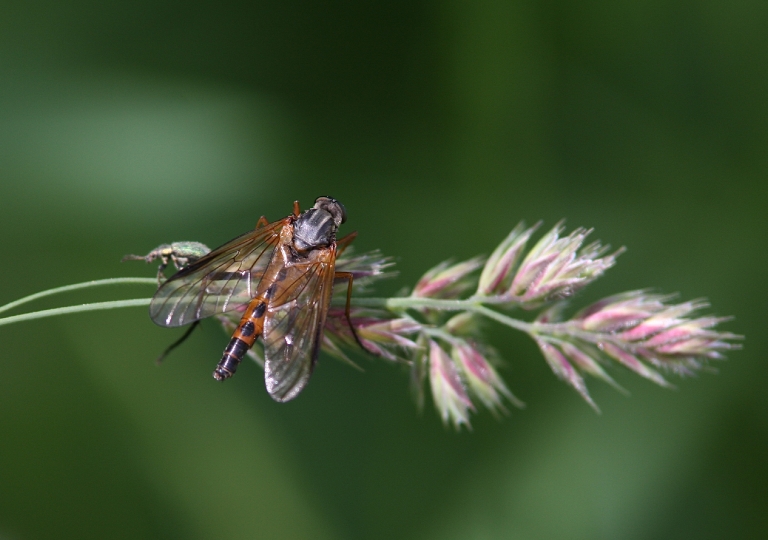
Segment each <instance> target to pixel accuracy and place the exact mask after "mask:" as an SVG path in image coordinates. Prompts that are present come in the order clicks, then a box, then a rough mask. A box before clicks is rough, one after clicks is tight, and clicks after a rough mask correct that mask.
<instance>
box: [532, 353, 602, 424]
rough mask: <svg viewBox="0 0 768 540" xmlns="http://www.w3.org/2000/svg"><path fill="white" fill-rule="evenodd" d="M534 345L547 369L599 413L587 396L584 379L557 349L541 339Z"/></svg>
mask: <svg viewBox="0 0 768 540" xmlns="http://www.w3.org/2000/svg"><path fill="white" fill-rule="evenodd" d="M536 344H537V345H538V346H539V349H540V350H541V353H542V354H543V355H544V359H545V360H546V361H547V363H548V364H549V367H550V368H552V371H553V372H554V373H555V375H557V376H558V378H560V379H562V380H564V381H565V382H567V383H568V384H570V385H571V386H572V387H573V388H574V389H575V390H576V391H577V392H578V393H579V395H580V396H581V397H582V398H584V401H586V402H587V403H589V405H590V407H592V408H593V409H594V410H595V411H597V412H600V409H599V408H598V406H597V405H596V404H595V402H594V401H592V398H591V397H590V395H589V391H588V390H587V385H586V383H585V382H584V379H583V378H582V377H581V375H579V373H578V372H577V371H576V369H575V368H574V367H573V366H572V365H571V364H570V362H568V359H567V358H566V357H565V355H564V354H563V353H562V352H561V351H560V350H559V349H558V348H557V347H555V346H554V345H552V344H550V343H547V342H546V341H544V340H542V339H538V338H537V339H536Z"/></svg>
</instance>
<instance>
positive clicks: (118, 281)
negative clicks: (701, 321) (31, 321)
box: [0, 278, 157, 324]
mask: <svg viewBox="0 0 768 540" xmlns="http://www.w3.org/2000/svg"><path fill="white" fill-rule="evenodd" d="M126 283H131V284H142V285H154V286H157V279H155V278H110V279H99V280H96V281H86V282H85V283H75V284H74V285H65V286H64V287H56V288H55V289H48V290H47V291H42V292H39V293H35V294H30V295H29V296H25V297H24V298H20V299H18V300H14V301H13V302H10V303H8V304H5V305H4V306H0V313H2V312H4V311H8V310H10V309H13V308H15V307H17V306H20V305H22V304H26V303H27V302H32V301H33V300H37V299H39V298H45V297H46V296H51V295H54V294H59V293H65V292H69V291H76V290H78V289H88V288H90V287H100V286H103V285H124V284H126ZM105 309H109V308H105ZM6 324H7V323H6Z"/></svg>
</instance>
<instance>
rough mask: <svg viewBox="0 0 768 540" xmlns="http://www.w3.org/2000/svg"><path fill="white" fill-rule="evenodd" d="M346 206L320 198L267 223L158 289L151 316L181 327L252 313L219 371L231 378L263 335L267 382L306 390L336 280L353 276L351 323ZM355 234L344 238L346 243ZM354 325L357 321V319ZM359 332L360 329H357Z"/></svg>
mask: <svg viewBox="0 0 768 540" xmlns="http://www.w3.org/2000/svg"><path fill="white" fill-rule="evenodd" d="M345 219H346V213H345V210H344V207H343V205H341V203H339V202H338V201H336V200H334V199H331V198H329V197H320V198H318V199H317V201H315V205H314V207H312V208H311V209H309V210H307V211H306V212H304V213H301V214H299V209H298V203H294V213H293V214H291V215H289V216H287V217H286V218H284V219H282V220H280V221H277V222H274V223H271V224H270V223H267V222H266V220H265V219H264V218H261V219H260V220H259V223H258V224H257V227H256V229H255V230H254V231H251V232H249V233H246V234H244V235H242V236H240V237H238V238H235V239H234V240H232V241H230V242H228V243H227V244H225V245H223V246H222V247H220V248H218V249H215V250H213V251H212V252H211V253H209V254H208V255H206V256H204V257H202V258H201V259H199V260H198V261H196V262H195V263H194V264H192V265H190V266H188V267H186V268H184V269H183V270H180V271H179V272H177V273H176V274H175V275H174V276H172V277H171V278H170V279H169V280H168V281H167V282H165V283H164V284H163V285H162V286H161V287H160V289H158V291H157V293H156V294H155V296H154V298H153V299H152V303H151V305H150V316H151V317H152V320H154V321H155V322H156V323H157V324H160V325H162V326H181V325H184V324H188V323H191V322H194V321H198V320H200V319H202V318H205V317H209V316H211V315H215V314H219V313H225V312H228V311H233V310H239V309H243V310H244V313H243V316H242V318H241V320H240V323H239V324H238V326H237V329H236V330H235V332H234V334H233V336H232V339H231V340H230V342H229V345H228V346H227V348H226V349H225V350H224V354H223V355H222V358H221V360H220V361H219V363H218V365H217V366H216V370H215V371H214V373H213V376H214V377H215V378H216V379H217V380H224V379H227V378H229V377H231V376H232V375H233V374H234V373H235V371H236V370H237V366H238V365H239V363H240V361H241V360H242V358H243V356H244V355H245V353H246V352H247V351H248V350H249V349H250V348H251V347H252V346H253V344H254V343H255V342H256V340H257V339H258V338H259V336H262V337H263V340H264V358H265V364H264V372H265V383H266V387H267V391H268V392H269V394H270V395H271V396H272V397H273V398H274V399H275V400H277V401H288V400H289V399H292V398H294V397H296V395H298V394H299V392H301V390H303V389H304V387H305V386H306V384H307V382H308V381H309V377H310V375H311V374H312V369H313V368H314V364H315V362H316V360H317V355H318V352H319V349H320V343H321V341H322V332H323V326H324V324H325V318H326V315H327V313H328V307H329V306H330V303H331V296H332V292H333V283H334V280H335V279H347V280H348V289H347V312H346V313H347V320H348V321H349V295H350V293H351V287H352V275H351V274H349V273H343V272H336V271H335V265H336V256H337V241H336V231H337V230H338V227H339V225H340V224H341V223H343V222H344V221H345ZM352 239H354V233H353V234H351V235H348V236H347V237H345V238H343V239H342V240H340V241H339V242H338V244H340V245H342V249H343V247H345V246H346V245H348V244H349V243H350V242H351V241H352ZM350 328H352V325H351V323H350ZM353 333H354V329H353Z"/></svg>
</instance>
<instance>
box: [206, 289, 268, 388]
mask: <svg viewBox="0 0 768 540" xmlns="http://www.w3.org/2000/svg"><path fill="white" fill-rule="evenodd" d="M266 311H267V301H266V299H265V298H263V297H256V298H254V299H253V300H251V303H250V304H248V308H247V309H246V310H245V313H244V314H243V318H242V319H240V324H238V325H237V328H236V329H235V332H234V333H233V334H232V339H231V340H230V341H229V345H227V348H226V349H224V354H223V355H222V356H221V360H219V363H218V364H217V365H216V369H215V370H214V371H213V378H214V379H216V380H217V381H223V380H224V379H228V378H229V377H231V376H232V375H234V374H235V371H237V366H238V365H240V361H241V360H242V359H243V356H245V353H247V352H248V349H250V348H251V347H253V344H254V343H256V339H258V337H259V336H260V335H261V333H262V331H263V330H264V313H266Z"/></svg>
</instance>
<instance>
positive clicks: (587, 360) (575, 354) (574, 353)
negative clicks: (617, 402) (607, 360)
mask: <svg viewBox="0 0 768 540" xmlns="http://www.w3.org/2000/svg"><path fill="white" fill-rule="evenodd" d="M558 346H559V347H560V350H562V352H563V354H565V356H567V357H568V358H569V359H570V360H571V362H573V363H574V364H576V367H578V368H579V369H580V370H581V371H583V372H584V373H587V374H588V375H592V376H593V377H597V378H598V379H602V380H603V381H605V382H607V383H608V384H610V385H611V386H613V387H614V388H616V389H617V390H619V391H620V392H623V393H626V390H624V388H622V387H621V386H619V384H618V383H617V382H616V381H614V380H613V378H611V376H610V375H608V374H607V373H606V372H605V370H603V368H602V366H600V364H599V363H598V362H597V361H596V360H595V359H594V358H593V357H592V356H590V355H588V354H587V353H585V352H584V351H582V350H581V349H580V348H578V347H576V346H575V345H573V344H572V343H568V342H567V341H563V342H561V343H558ZM595 356H596V355H595Z"/></svg>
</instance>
